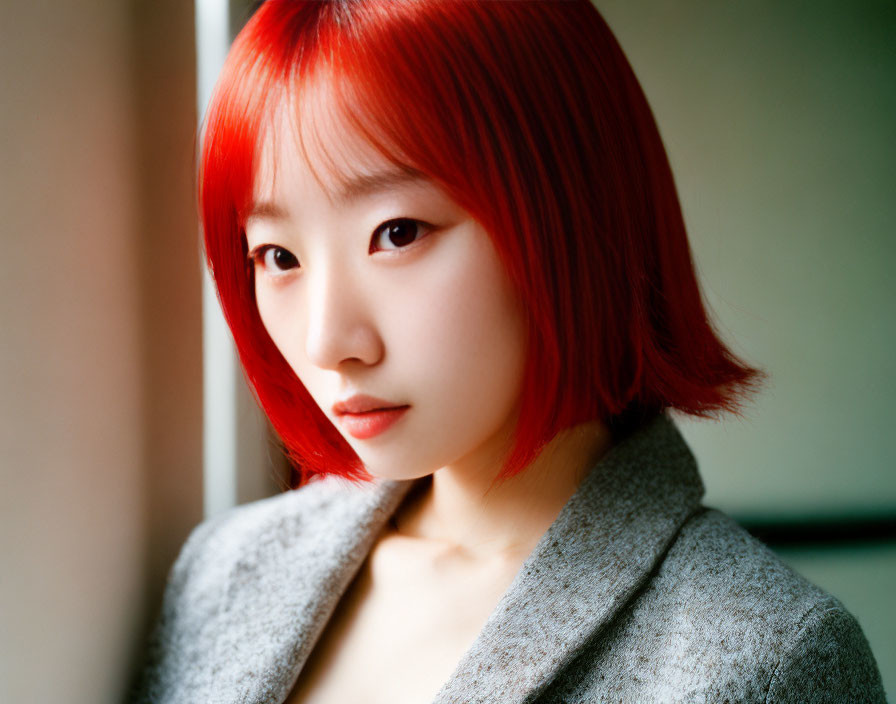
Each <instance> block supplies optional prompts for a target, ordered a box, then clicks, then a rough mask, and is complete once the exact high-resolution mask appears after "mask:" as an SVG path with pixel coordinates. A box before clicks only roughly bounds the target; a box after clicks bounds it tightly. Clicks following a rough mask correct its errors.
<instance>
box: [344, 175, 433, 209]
mask: <svg viewBox="0 0 896 704" xmlns="http://www.w3.org/2000/svg"><path fill="white" fill-rule="evenodd" d="M429 182H430V179H429V178H427V177H426V175H424V174H423V173H422V172H420V171H417V170H416V169H412V168H409V167H408V168H399V169H390V170H386V171H378V172H375V173H372V174H359V175H357V176H353V177H351V178H349V179H347V180H344V181H343V182H342V184H341V186H340V187H339V190H338V191H337V192H336V195H335V200H336V202H338V203H347V202H348V201H352V200H358V199H359V198H363V197H366V196H370V195H373V194H374V193H379V192H381V191H386V190H389V189H390V188H396V187H399V186H407V185H413V184H417V183H429Z"/></svg>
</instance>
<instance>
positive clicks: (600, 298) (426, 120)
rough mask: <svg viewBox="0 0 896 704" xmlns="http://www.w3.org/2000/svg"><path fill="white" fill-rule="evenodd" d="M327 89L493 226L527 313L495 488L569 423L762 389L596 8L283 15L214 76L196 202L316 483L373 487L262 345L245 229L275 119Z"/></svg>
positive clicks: (216, 268) (523, 5)
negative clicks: (701, 280)
mask: <svg viewBox="0 0 896 704" xmlns="http://www.w3.org/2000/svg"><path fill="white" fill-rule="evenodd" d="M321 75H324V76H326V79H325V80H327V81H329V84H328V85H329V87H331V88H332V89H333V91H334V94H335V96H336V101H337V102H336V104H337V105H338V106H339V110H340V113H341V115H342V116H344V117H346V118H347V119H348V120H349V123H350V124H351V125H352V126H353V127H354V128H356V129H357V130H358V132H359V133H360V134H361V135H362V136H363V137H364V138H365V139H367V140H368V141H369V142H370V143H371V144H372V145H373V146H374V147H376V148H377V149H378V150H379V151H380V152H382V154H383V155H384V156H385V157H386V158H387V159H389V160H390V161H391V162H393V163H395V164H397V165H399V166H401V167H404V168H409V169H413V170H415V171H418V172H422V173H423V174H425V175H426V176H428V177H430V178H431V179H432V180H433V181H434V182H436V183H437V184H439V185H440V186H441V187H442V188H443V189H444V190H445V191H446V193H448V194H449V196H451V197H452V198H453V199H454V200H455V201H456V202H457V203H458V204H459V205H461V207H463V208H464V209H465V210H467V211H468V212H469V213H470V214H471V215H472V216H473V217H474V218H475V219H476V220H478V221H479V222H480V223H481V224H482V225H483V226H484V228H485V230H486V231H487V232H488V233H489V236H490V237H491V239H492V241H493V242H494V245H495V247H496V249H497V251H498V254H499V256H500V258H501V260H502V262H503V263H504V265H505V267H506V270H507V272H508V274H509V276H510V278H511V280H512V282H513V284H514V285H515V287H516V290H517V291H518V294H519V296H520V298H521V300H522V301H523V306H524V309H525V315H526V322H527V326H528V349H527V364H526V369H525V372H524V374H525V376H524V380H523V392H522V397H521V407H520V417H519V422H518V425H517V429H516V436H515V440H514V445H513V448H512V450H511V452H510V453H509V455H508V457H507V459H506V462H505V465H504V467H503V469H502V472H501V475H500V476H502V477H507V476H512V475H513V474H515V473H517V472H518V471H520V470H522V469H523V468H524V467H525V466H527V465H528V464H529V463H530V462H531V461H532V460H533V459H534V458H535V457H536V456H537V454H538V452H539V451H540V450H541V449H542V447H543V446H544V445H545V444H546V443H547V442H549V441H550V440H551V438H553V437H554V435H555V434H556V433H557V432H558V431H560V430H562V429H564V428H567V427H569V426H573V425H576V424H579V423H581V422H584V421H589V420H595V419H596V420H600V421H602V422H604V423H606V424H607V425H608V426H609V427H610V428H611V429H612V430H613V431H614V432H615V434H616V435H617V436H620V435H622V434H624V433H626V432H628V431H630V430H631V429H634V428H636V427H638V426H640V425H641V424H642V423H644V422H646V421H647V420H648V419H650V418H651V417H653V416H654V415H656V414H657V413H659V412H662V411H663V410H664V409H666V408H674V409H678V410H679V411H682V412H684V413H688V414H692V415H696V416H704V417H706V416H711V415H713V414H715V413H716V412H718V411H731V412H737V411H738V409H739V408H740V399H741V398H742V397H743V396H744V394H745V393H746V392H749V391H751V390H753V389H754V388H755V387H756V386H757V384H758V382H759V381H760V380H761V377H762V373H761V372H759V371H757V370H756V369H753V368H750V367H749V366H747V365H745V364H744V363H743V362H742V361H740V360H738V359H737V358H736V357H735V356H734V355H733V354H732V353H731V352H730V351H729V349H728V348H726V346H725V345H724V344H723V343H722V342H721V341H720V340H719V338H718V336H717V335H716V333H715V332H714V330H713V328H712V326H711V324H710V322H709V320H708V317H707V313H706V310H705V307H704V304H703V301H702V298H701V294H700V290H699V288H698V284H697V280H696V277H695V274H694V270H693V264H692V261H691V254H690V249H689V246H688V241H687V235H686V232H685V226H684V221H683V218H682V214H681V209H680V206H679V202H678V196H677V194H676V190H675V184H674V181H673V177H672V172H671V170H670V167H669V162H668V159H667V157H666V152H665V149H664V147H663V143H662V140H661V138H660V135H659V132H658V130H657V127H656V124H655V122H654V119H653V115H652V113H651V110H650V107H649V106H648V104H647V100H646V98H645V96H644V93H643V92H642V90H641V87H640V85H639V83H638V81H637V79H636V78H635V75H634V73H633V72H632V69H631V67H630V66H629V63H628V61H627V60H626V58H625V55H624V54H623V52H622V50H621V49H620V47H619V45H618V43H617V42H616V40H615V38H614V37H613V34H612V33H611V32H610V29H609V27H607V25H606V23H605V22H604V20H603V19H602V18H601V16H600V15H599V14H598V12H597V10H596V9H595V8H594V7H593V6H592V5H591V3H590V2H588V0H569V1H566V2H558V1H556V0H553V1H552V0H548V1H544V2H538V1H535V2H528V1H527V2H488V1H481V0H479V1H467V2H444V1H436V0H404V1H395V0H389V1H388V2H384V1H380V2H377V1H375V0H341V1H340V0H337V1H329V2H321V1H319V0H313V1H311V2H306V1H302V0H267V2H265V3H263V4H262V5H261V6H260V7H259V9H258V10H257V11H256V12H255V14H254V16H253V17H252V18H251V19H250V20H249V22H248V24H247V25H246V26H245V28H244V29H243V30H242V32H240V34H239V36H238V37H237V38H236V40H235V42H234V44H233V47H232V49H231V51H230V54H229V56H228V58H227V61H226V63H225V65H224V68H223V70H222V72H221V75H220V78H219V79H218V84H217V87H216V90H215V93H214V95H213V98H212V101H211V103H210V106H209V109H208V113H207V117H206V129H205V136H204V140H203V143H202V151H201V159H200V179H199V200H200V208H201V217H202V223H203V226H204V233H205V249H206V255H207V257H208V263H209V266H210V268H211V272H212V275H213V277H214V280H215V282H216V285H217V289H218V295H219V297H220V300H221V305H222V307H223V310H224V314H225V317H226V319H227V322H228V324H229V325H230V328H231V330H232V332H233V336H234V340H235V341H236V346H237V350H238V352H239V356H240V359H241V362H242V365H243V368H244V370H245V373H246V375H247V377H248V379H249V381H250V383H251V385H252V387H253V388H254V391H255V393H256V395H257V398H258V400H259V402H260V404H261V406H262V407H263V408H264V410H265V412H266V413H267V415H268V417H269V418H270V420H271V422H272V424H273V426H274V428H275V430H276V431H277V432H278V433H279V435H280V437H281V439H282V440H283V443H284V446H285V448H286V450H287V453H288V455H289V457H290V459H291V460H292V461H293V462H294V463H295V464H296V466H297V467H299V468H300V469H301V472H302V476H303V478H307V477H309V476H311V475H313V474H319V473H320V474H325V473H333V474H340V475H342V476H346V477H349V478H367V477H368V475H367V474H366V472H364V470H363V466H362V465H361V462H360V460H359V458H358V457H357V455H356V454H355V453H354V451H353V450H352V449H351V447H350V446H349V445H348V443H347V442H345V440H344V439H343V438H342V436H341V435H340V434H339V432H338V431H337V430H336V428H335V427H334V426H333V425H332V423H331V422H330V421H329V419H328V418H327V417H326V416H325V414H324V413H323V412H322V411H321V410H320V409H319V408H318V407H317V405H316V404H315V402H314V401H313V399H312V398H311V396H310V395H309V394H308V392H307V391H306V389H305V388H304V386H303V385H302V383H301V382H300V381H299V379H298V378H297V377H296V375H295V374H294V373H293V371H292V369H291V368H290V367H289V365H288V364H287V363H286V361H285V360H284V358H283V357H282V356H281V354H280V352H279V351H278V350H277V348H276V347H275V346H274V343H273V342H272V341H271V339H270V337H269V336H268V334H267V332H266V331H265V328H264V325H263V324H262V321H261V319H260V317H259V314H258V310H257V307H256V304H255V296H254V280H253V272H252V267H250V266H248V265H247V248H246V238H245V233H244V231H243V225H244V219H245V215H246V209H247V207H248V206H249V204H250V202H251V198H252V190H253V179H254V175H255V168H256V165H257V160H258V154H259V149H260V142H261V138H262V135H263V133H264V131H265V130H266V129H267V126H268V125H269V123H270V121H271V117H272V113H273V112H274V110H276V109H277V107H278V106H279V105H280V103H281V102H282V98H283V97H284V96H286V95H289V96H299V97H300V93H301V91H302V88H303V86H306V85H307V84H308V83H309V81H310V80H311V79H312V77H315V76H321ZM470 353H471V354H475V350H471V351H470Z"/></svg>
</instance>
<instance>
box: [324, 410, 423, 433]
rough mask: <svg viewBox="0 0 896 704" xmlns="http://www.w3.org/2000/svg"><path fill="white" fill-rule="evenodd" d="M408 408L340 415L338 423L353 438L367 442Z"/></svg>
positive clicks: (385, 428)
mask: <svg viewBox="0 0 896 704" xmlns="http://www.w3.org/2000/svg"><path fill="white" fill-rule="evenodd" d="M409 408H410V406H396V407H394V408H380V409H376V410H373V411H366V412H364V413H342V414H340V415H339V423H340V425H341V426H342V427H343V428H345V430H346V432H348V434H349V435H351V436H352V437H353V438H357V439H358V440H367V439H368V438H372V437H374V436H376V435H379V434H380V433H383V432H385V431H386V430H387V429H388V428H389V427H390V426H391V425H392V424H393V423H395V422H396V421H397V420H398V419H399V418H401V417H402V416H403V415H404V414H405V411H407V410H408V409H409Z"/></svg>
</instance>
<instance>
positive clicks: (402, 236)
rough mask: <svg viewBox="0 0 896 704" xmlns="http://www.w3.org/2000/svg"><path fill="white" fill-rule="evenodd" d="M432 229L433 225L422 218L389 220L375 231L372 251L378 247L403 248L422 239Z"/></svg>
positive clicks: (371, 246)
mask: <svg viewBox="0 0 896 704" xmlns="http://www.w3.org/2000/svg"><path fill="white" fill-rule="evenodd" d="M430 230H432V225H429V224H427V223H425V222H423V221H422V220H414V219H413V218H395V219H394V220H387V221H386V222H384V223H383V224H382V225H380V226H379V227H377V228H376V230H374V231H373V237H372V238H371V240H370V252H371V253H373V252H375V251H377V250H378V249H379V250H386V251H389V250H396V249H402V248H404V247H407V246H409V245H411V244H413V243H414V242H417V241H419V240H420V239H422V238H423V237H424V236H425V235H427V234H429V231H430Z"/></svg>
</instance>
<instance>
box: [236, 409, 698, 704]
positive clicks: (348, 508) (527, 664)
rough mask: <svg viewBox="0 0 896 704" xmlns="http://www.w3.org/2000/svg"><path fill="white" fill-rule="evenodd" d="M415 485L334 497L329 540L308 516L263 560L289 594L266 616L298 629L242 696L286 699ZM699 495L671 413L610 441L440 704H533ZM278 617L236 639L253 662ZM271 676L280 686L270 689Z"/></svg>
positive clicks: (621, 601)
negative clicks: (297, 532)
mask: <svg viewBox="0 0 896 704" xmlns="http://www.w3.org/2000/svg"><path fill="white" fill-rule="evenodd" d="M321 483H323V482H321ZM413 484H414V482H413V481H392V480H375V481H374V482H372V483H371V484H370V485H369V486H365V487H357V486H354V485H352V487H351V488H350V489H349V488H347V489H346V491H345V493H344V495H343V494H340V496H339V499H338V503H339V511H338V512H339V516H338V520H335V521H327V523H328V524H329V525H328V531H329V532H327V533H326V538H324V534H323V533H321V538H320V540H319V541H316V540H314V539H313V537H312V539H309V537H310V536H309V535H308V533H307V532H304V528H305V527H307V528H308V529H309V530H312V531H313V527H312V525H311V523H310V521H309V523H308V525H307V526H303V527H302V528H303V532H304V538H303V539H302V540H301V541H297V542H296V543H295V544H293V545H288V544H283V552H282V554H277V555H274V554H269V555H268V557H267V558H266V559H265V560H264V561H265V562H267V561H268V560H270V559H273V560H276V561H277V563H279V565H280V571H281V572H280V573H281V574H282V580H283V585H282V587H283V590H284V594H288V595H289V596H288V597H285V596H284V597H283V601H282V603H275V604H273V606H272V607H271V610H269V611H268V614H271V613H276V614H277V616H276V618H278V619H280V623H279V624H274V625H279V626H280V627H281V628H282V627H285V626H287V625H288V632H289V633H291V634H292V635H291V640H290V641H289V642H286V641H282V642H281V643H280V644H279V650H278V652H276V653H270V655H271V658H270V659H269V660H268V661H267V663H265V664H266V666H265V667H262V668H260V670H262V671H264V674H265V677H264V679H265V680H267V686H266V687H265V686H264V685H262V684H261V682H258V683H257V684H258V685H259V686H260V687H261V688H262V689H265V690H266V692H265V694H266V696H264V697H262V696H261V689H259V690H258V691H256V692H255V693H254V694H255V695H257V696H253V695H252V694H250V692H248V691H246V690H243V694H244V696H245V695H248V696H245V698H243V699H241V701H272V700H275V701H282V700H283V699H284V698H285V697H286V695H287V694H288V692H289V691H290V689H291V687H292V684H293V683H294V681H295V679H296V678H297V676H298V673H299V672H300V670H301V668H302V666H303V665H304V663H305V661H306V660H307V658H308V656H309V655H310V652H311V649H312V648H313V646H314V643H315V642H316V641H317V639H318V637H319V636H320V634H321V633H322V631H323V629H324V626H325V625H326V623H327V621H328V620H329V618H330V616H331V615H332V613H333V610H334V609H335V608H336V604H337V602H338V601H339V599H340V597H341V596H342V594H343V593H344V592H345V590H346V589H347V587H348V585H349V583H350V582H351V580H352V578H353V577H354V575H355V573H356V572H357V570H358V569H359V568H360V566H361V564H362V563H363V561H364V559H365V558H366V557H367V554H368V553H369V551H370V550H371V548H372V546H373V543H374V541H375V538H376V536H377V535H378V534H379V533H380V531H381V530H382V529H383V528H384V526H385V524H386V521H387V520H388V518H389V516H390V515H392V513H393V512H394V511H395V510H396V509H397V507H398V506H399V505H400V503H401V500H402V499H403V498H404V496H405V495H406V494H407V492H408V490H409V489H410V488H411V486H412V485H413ZM312 487H313V483H312V484H311V485H309V486H308V487H307V488H306V489H303V491H307V490H311V489H312ZM703 491H704V489H703V483H702V482H701V480H700V477H699V474H698V472H697V466H696V463H695V461H694V457H693V455H692V454H691V452H690V450H689V449H688V446H687V445H686V443H685V441H684V439H683V438H682V436H681V435H680V433H679V431H678V429H677V428H676V427H675V425H674V424H673V422H672V421H671V420H670V419H669V418H667V417H666V416H665V415H660V416H658V417H657V418H655V419H654V420H653V421H651V422H650V423H649V424H648V425H647V426H645V427H644V428H642V429H641V430H639V431H637V432H636V433H634V434H633V435H631V436H630V437H628V438H627V439H625V440H623V441H622V442H620V443H619V444H617V445H615V446H614V447H613V448H611V449H610V451H609V452H607V453H606V454H605V455H604V456H603V457H602V458H601V459H600V460H599V461H598V462H597V463H596V464H595V465H594V467H593V468H592V469H591V470H590V471H589V473H588V474H587V476H586V477H585V479H584V480H583V482H582V483H581V484H580V485H579V487H578V489H577V490H576V491H575V493H574V494H573V496H572V497H571V498H570V499H569V501H568V502H567V503H566V505H565V506H564V507H563V509H562V510H561V511H560V513H559V514H558V516H557V518H556V519H555V520H554V522H553V523H552V524H551V526H550V527H549V528H548V530H547V531H546V532H545V533H544V535H542V537H541V539H540V540H539V542H538V543H537V544H536V546H535V548H534V549H533V550H532V552H531V553H530V554H529V556H528V557H527V558H526V560H525V561H524V562H523V564H522V567H521V568H520V570H519V572H518V573H517V575H516V577H515V578H514V580H513V582H512V583H511V585H510V587H509V588H508V589H507V591H506V592H505V593H504V595H503V596H502V597H501V599H500V601H499V602H498V605H497V607H496V608H495V610H494V611H493V612H492V614H491V616H490V617H489V618H488V620H487V621H486V623H485V625H484V627H483V629H482V631H481V632H480V633H479V635H478V636H477V637H476V640H475V641H474V643H473V645H472V646H471V647H470V649H469V650H468V651H467V652H466V653H465V654H464V656H463V657H462V658H461V660H460V662H459V663H458V665H457V667H456V668H455V670H454V672H453V673H452V675H451V676H450V677H449V679H448V681H447V682H445V684H444V685H443V686H442V688H441V690H439V692H438V693H437V695H436V698H435V700H434V702H433V704H449V703H453V702H458V701H463V702H470V703H471V704H472V703H474V702H495V701H500V702H502V703H506V704H521V703H522V702H524V701H533V700H534V699H535V698H536V697H537V696H538V695H539V693H540V692H541V691H543V690H544V688H545V687H546V686H547V685H548V684H549V683H550V682H551V680H553V679H554V677H556V676H557V674H558V673H559V671H560V670H561V669H562V668H563V667H565V666H566V665H567V664H568V663H569V662H570V661H571V660H572V659H573V658H574V657H575V656H576V654H577V653H578V652H579V651H580V649H581V648H582V647H583V646H584V645H585V644H586V642H587V641H589V640H590V639H592V638H594V637H595V635H597V634H598V633H599V632H600V631H601V630H602V629H603V628H604V627H605V626H606V625H607V624H608V623H609V622H610V621H612V619H613V617H614V615H615V614H616V613H617V612H618V611H619V610H620V609H621V608H622V607H623V606H624V605H625V604H626V603H627V602H628V601H629V600H630V598H631V597H632V595H633V593H634V592H635V591H636V590H637V589H638V588H639V586H640V585H642V584H643V583H644V582H645V581H646V580H647V578H648V576H649V574H650V573H651V571H652V570H653V569H654V567H655V566H656V565H657V563H658V562H659V561H660V560H661V559H662V557H663V555H664V554H665V552H666V550H667V548H668V547H669V545H670V544H671V542H672V540H673V539H674V537H675V535H676V534H677V533H678V531H679V529H680V528H681V526H682V524H683V523H684V522H685V520H686V519H687V518H688V517H689V516H690V515H691V514H692V513H693V512H694V511H695V510H696V509H697V508H698V505H699V502H700V499H701V497H702V495H703ZM311 518H313V516H309V519H311ZM334 524H336V525H337V526H338V527H337V528H336V529H335V531H334V528H333V526H334ZM312 546H313V547H312ZM309 551H313V556H312V554H311V553H309ZM306 553H308V554H306ZM303 565H304V567H303ZM309 565H313V566H312V567H311V568H309ZM278 581H279V580H278ZM269 586H270V585H269ZM275 591H279V590H275ZM271 625H272V624H270V623H268V628H264V629H261V630H260V631H259V632H258V633H255V634H254V637H253V636H252V635H250V634H248V633H244V635H245V636H247V638H246V639H245V640H244V641H243V642H242V643H241V644H240V646H241V647H244V648H246V650H247V653H248V652H249V651H250V650H251V651H253V655H254V656H255V658H253V659H256V658H257V657H258V655H260V653H259V650H261V649H263V648H268V649H270V648H271V647H272V646H274V644H272V642H271V638H270V636H271V633H272V631H271V629H270V626H271ZM297 633H298V634H300V636H299V638H300V640H299V641H298V642H296V640H295V634H297ZM263 644H264V645H263ZM238 647H239V646H238ZM274 647H278V646H274ZM256 662H258V660H257V659H256ZM275 662H276V664H275ZM272 680H273V681H279V682H280V683H281V684H280V686H275V687H274V688H273V690H272V689H271V681H272Z"/></svg>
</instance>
